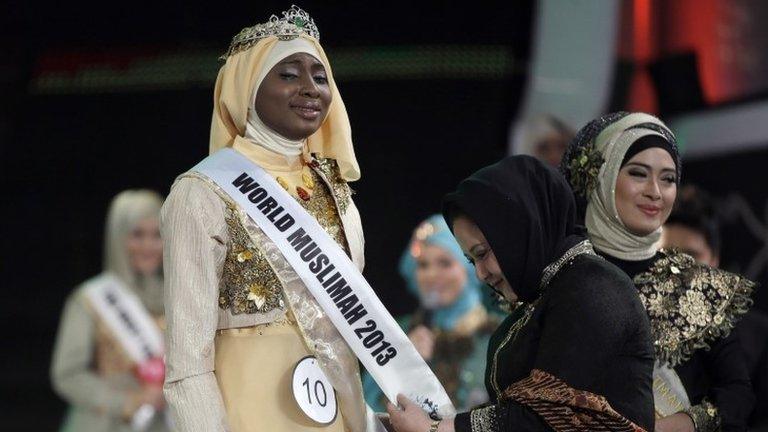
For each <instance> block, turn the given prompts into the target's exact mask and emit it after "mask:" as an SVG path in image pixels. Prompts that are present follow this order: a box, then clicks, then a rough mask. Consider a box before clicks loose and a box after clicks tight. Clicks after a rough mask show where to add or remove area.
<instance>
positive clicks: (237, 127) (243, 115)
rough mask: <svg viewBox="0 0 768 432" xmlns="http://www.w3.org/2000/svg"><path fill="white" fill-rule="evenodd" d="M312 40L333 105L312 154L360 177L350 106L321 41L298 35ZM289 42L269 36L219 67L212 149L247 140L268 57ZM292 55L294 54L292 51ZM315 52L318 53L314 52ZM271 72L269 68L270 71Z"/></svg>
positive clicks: (349, 177) (311, 140)
mask: <svg viewBox="0 0 768 432" xmlns="http://www.w3.org/2000/svg"><path fill="white" fill-rule="evenodd" d="M298 37H300V38H303V39H305V40H306V41H308V42H310V43H311V44H312V45H314V48H316V50H317V53H318V54H319V55H320V58H319V59H318V60H320V62H322V63H323V65H324V66H325V72H326V75H327V77H328V85H329V86H330V89H331V104H330V107H329V110H328V114H327V116H326V118H325V120H324V121H323V123H322V125H321V126H320V129H318V130H317V131H316V132H315V133H314V134H312V135H310V136H309V137H308V138H307V147H308V150H309V152H310V153H317V154H318V155H319V156H320V157H324V158H332V159H335V160H336V162H337V163H338V165H339V169H340V172H341V177H342V178H343V179H344V180H345V181H355V180H358V179H359V178H360V167H359V165H358V164H357V159H356V158H355V151H354V147H353V145H352V130H351V127H350V124H349V117H348V116H347V109H346V107H345V106H344V101H343V100H342V99H341V95H340V94H339V90H338V88H337V87H336V81H335V80H334V79H333V73H332V72H331V67H330V63H329V62H328V58H327V56H326V55H325V51H324V50H323V48H322V47H321V46H320V43H319V42H318V41H317V40H316V39H314V38H312V37H310V36H307V35H301V36H298ZM281 43H286V42H284V41H281V40H279V39H278V38H277V37H276V36H269V37H266V38H264V39H262V40H260V41H259V42H257V43H256V44H255V45H253V46H251V47H250V48H248V49H246V50H243V51H240V52H237V53H234V54H231V55H230V56H229V57H227V60H226V63H225V64H224V66H222V67H221V69H220V70H219V75H218V77H217V78H216V87H215V88H214V92H213V118H212V120H211V138H210V146H209V152H210V153H214V152H216V151H217V150H219V149H222V148H224V147H232V146H233V145H234V143H235V141H242V140H244V137H245V133H246V124H247V122H248V111H249V107H250V106H251V105H252V97H253V94H254V93H255V91H256V88H255V87H256V85H257V84H258V81H260V79H261V78H263V76H264V75H266V73H264V71H263V69H265V67H267V64H266V63H267V59H268V58H269V54H270V53H271V52H272V50H273V49H275V48H276V46H277V44H281ZM289 55H290V54H289ZM313 55H314V54H313ZM266 72H269V71H266Z"/></svg>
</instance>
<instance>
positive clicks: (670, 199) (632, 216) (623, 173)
mask: <svg viewBox="0 0 768 432" xmlns="http://www.w3.org/2000/svg"><path fill="white" fill-rule="evenodd" d="M676 196H677V172H676V171H675V162H674V161H673V160H672V156H670V154H669V153H668V152H667V151H666V150H664V149H661V148H658V147H653V148H649V149H647V150H643V151H641V152H640V153H638V154H636V155H635V156H634V157H633V158H632V159H630V160H629V162H627V163H626V165H624V166H623V167H622V168H621V170H620V171H619V176H618V178H617V179H616V211H618V213H619V218H621V221H622V222H624V225H625V226H626V227H627V229H628V230H629V231H630V232H631V233H633V234H635V235H639V236H646V235H648V234H651V233H652V232H654V231H656V230H657V229H659V227H661V226H662V225H663V224H664V222H665V221H666V220H667V218H668V217H669V213H670V212H671V211H672V205H673V204H674V203H675V197H676Z"/></svg>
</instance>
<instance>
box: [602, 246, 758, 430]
mask: <svg viewBox="0 0 768 432" xmlns="http://www.w3.org/2000/svg"><path fill="white" fill-rule="evenodd" d="M605 258H606V259H608V260H609V261H611V262H612V263H613V264H615V265H617V266H618V267H619V268H621V269H622V270H624V271H625V272H626V273H627V275H629V276H630V277H631V278H632V279H633V281H634V282H635V286H636V287H637V289H638V294H639V295H640V300H641V301H642V303H643V306H644V307H645V309H646V313H647V314H648V318H649V320H650V323H651V333H652V337H653V341H654V350H655V355H656V360H657V362H658V363H659V364H660V365H664V366H668V367H669V368H671V369H673V370H674V374H675V375H676V376H677V377H679V382H680V384H681V385H682V386H683V387H684V388H683V391H684V392H685V394H686V397H687V398H688V399H689V402H690V404H691V406H690V407H689V408H686V407H685V406H684V405H683V404H682V403H681V401H680V400H679V399H680V398H679V396H676V394H675V393H676V392H675V391H674V389H673V388H672V386H671V385H670V382H669V381H666V380H664V379H660V377H658V376H657V377H656V378H655V379H654V391H655V393H656V394H657V398H658V399H657V401H656V408H657V416H659V417H660V416H664V415H669V414H666V413H661V412H659V407H661V406H669V409H670V410H671V411H673V412H677V411H685V412H687V413H688V415H690V416H691V418H692V419H693V421H694V423H695V425H696V430H697V431H698V432H708V431H719V430H743V429H742V428H743V427H746V419H747V416H748V415H749V412H750V410H751V406H752V403H753V396H752V393H751V388H750V384H749V375H748V371H747V369H746V364H745V363H744V359H743V353H742V352H741V347H740V346H739V344H738V341H737V339H736V338H735V337H734V336H733V335H731V334H730V333H731V329H732V328H733V326H734V324H735V323H736V321H738V320H739V319H740V318H741V315H743V314H744V313H745V312H746V311H747V310H748V308H749V306H750V305H751V303H752V301H751V299H750V295H751V294H752V291H753V289H754V286H755V284H754V283H753V282H751V281H749V280H748V279H746V278H744V277H742V276H740V275H738V274H734V273H730V272H727V271H723V270H719V269H715V268H712V267H709V266H707V265H704V264H700V263H697V262H696V261H695V259H694V258H693V257H691V256H690V255H687V254H685V253H682V252H679V251H675V250H666V249H661V250H660V251H658V253H657V254H656V255H655V256H654V257H652V258H650V259H648V260H642V261H625V260H620V259H617V258H615V257H612V256H609V255H606V256H605ZM661 399H663V401H662V400H661ZM662 402H663V403H662Z"/></svg>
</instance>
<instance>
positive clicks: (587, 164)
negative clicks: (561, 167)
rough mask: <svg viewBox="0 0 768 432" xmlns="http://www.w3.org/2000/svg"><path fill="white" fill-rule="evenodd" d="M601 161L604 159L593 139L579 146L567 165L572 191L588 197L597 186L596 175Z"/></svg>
mask: <svg viewBox="0 0 768 432" xmlns="http://www.w3.org/2000/svg"><path fill="white" fill-rule="evenodd" d="M603 163H605V159H604V158H603V155H602V153H600V152H599V151H598V150H597V149H596V148H595V143H594V141H592V142H590V143H589V144H587V145H585V146H583V147H581V148H580V149H579V153H578V154H577V155H576V157H575V158H573V159H571V163H570V164H569V166H568V170H569V171H570V174H571V175H570V181H571V187H572V188H573V192H574V193H576V194H577V195H581V196H583V197H585V198H587V197H589V195H590V194H592V191H594V190H595V188H596V187H597V183H598V175H599V174H600V167H602V166H603Z"/></svg>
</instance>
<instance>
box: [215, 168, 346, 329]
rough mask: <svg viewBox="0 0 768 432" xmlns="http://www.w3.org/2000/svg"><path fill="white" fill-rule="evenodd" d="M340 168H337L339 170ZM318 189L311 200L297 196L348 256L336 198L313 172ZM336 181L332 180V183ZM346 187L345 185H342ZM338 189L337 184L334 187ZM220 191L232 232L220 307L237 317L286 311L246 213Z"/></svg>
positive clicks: (226, 219) (277, 283)
mask: <svg viewBox="0 0 768 432" xmlns="http://www.w3.org/2000/svg"><path fill="white" fill-rule="evenodd" d="M337 169H338V168H337ZM310 172H311V176H312V177H313V180H314V184H315V187H314V189H313V190H312V195H311V196H310V198H309V200H306V201H305V200H302V199H299V198H297V197H294V198H295V199H296V200H297V201H298V202H299V203H300V204H301V205H302V206H303V207H304V209H306V210H307V212H309V214H311V215H312V216H314V217H315V219H316V220H317V221H318V222H319V223H320V226H322V227H323V228H324V229H325V231H326V232H327V233H328V234H329V235H330V236H331V237H332V238H333V239H334V240H335V241H336V242H337V243H338V244H339V245H341V246H342V248H343V249H344V251H345V252H347V254H349V249H348V245H347V238H346V236H345V234H344V228H343V226H342V224H341V218H340V217H339V213H338V210H337V208H336V203H335V201H334V197H333V195H332V194H331V191H330V190H329V188H328V186H327V185H326V183H325V182H324V181H323V180H322V178H320V176H319V175H318V174H317V173H316V172H315V171H313V170H311V171H310ZM335 180H336V178H330V177H329V181H331V182H332V183H333V182H334V181H335ZM343 186H344V187H346V184H344V185H343ZM332 187H333V189H334V190H335V189H337V186H336V185H332ZM215 190H217V192H218V194H219V196H220V197H221V198H222V199H223V200H224V203H225V204H226V209H225V213H224V218H225V221H226V223H227V230H228V233H229V244H228V246H227V255H226V258H225V260H224V271H223V273H222V282H221V286H220V291H219V307H220V308H222V309H225V310H226V309H229V310H230V312H231V313H232V314H234V315H237V314H253V313H262V314H263V313H267V312H270V311H272V310H274V309H277V308H280V309H284V308H285V304H284V301H283V296H282V286H281V284H280V280H279V279H278V278H277V275H276V274H275V272H274V271H273V270H272V268H271V267H270V265H269V262H268V261H267V258H266V257H265V256H264V252H263V251H262V249H261V247H260V246H259V245H255V244H253V242H252V241H251V238H250V236H249V235H248V232H247V231H246V229H245V227H244V226H243V221H244V220H246V218H248V216H247V215H246V214H245V212H244V211H243V210H242V209H241V208H240V207H239V206H238V205H237V204H235V202H234V201H232V199H231V198H230V197H228V196H227V195H226V194H225V193H223V192H222V191H220V190H219V189H218V188H215Z"/></svg>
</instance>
